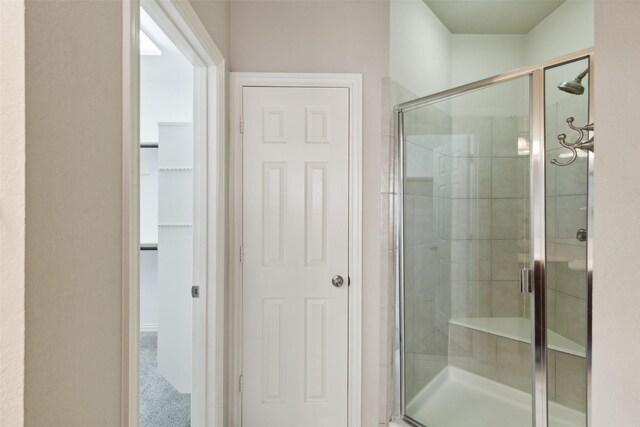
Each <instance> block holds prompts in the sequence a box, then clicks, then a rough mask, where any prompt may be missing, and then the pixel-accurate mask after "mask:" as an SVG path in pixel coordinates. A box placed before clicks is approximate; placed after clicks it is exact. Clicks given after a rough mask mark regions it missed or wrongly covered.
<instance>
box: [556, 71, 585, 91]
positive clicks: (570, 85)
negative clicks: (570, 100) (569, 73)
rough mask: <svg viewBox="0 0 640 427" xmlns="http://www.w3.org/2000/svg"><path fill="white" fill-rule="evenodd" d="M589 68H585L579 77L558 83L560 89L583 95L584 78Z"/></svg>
mask: <svg viewBox="0 0 640 427" xmlns="http://www.w3.org/2000/svg"><path fill="white" fill-rule="evenodd" d="M588 72H589V69H588V68H587V69H586V70H584V71H583V72H582V73H580V75H579V76H578V77H576V78H575V79H573V80H571V81H569V82H562V83H560V84H559V85H558V89H560V90H561V91H563V92H567V93H570V94H572V95H582V94H583V93H584V86H582V79H584V76H586V75H587V73H588Z"/></svg>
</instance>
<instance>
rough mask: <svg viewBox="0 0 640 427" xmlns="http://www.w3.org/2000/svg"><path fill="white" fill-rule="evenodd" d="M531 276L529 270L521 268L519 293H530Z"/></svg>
mask: <svg viewBox="0 0 640 427" xmlns="http://www.w3.org/2000/svg"><path fill="white" fill-rule="evenodd" d="M531 276H532V274H531V270H529V269H528V268H523V269H522V270H520V293H523V294H530V293H531Z"/></svg>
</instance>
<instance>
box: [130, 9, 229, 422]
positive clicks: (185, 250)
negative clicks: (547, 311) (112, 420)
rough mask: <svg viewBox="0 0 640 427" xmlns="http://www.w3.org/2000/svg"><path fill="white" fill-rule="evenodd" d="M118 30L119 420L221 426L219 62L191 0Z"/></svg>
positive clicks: (135, 17)
mask: <svg viewBox="0 0 640 427" xmlns="http://www.w3.org/2000/svg"><path fill="white" fill-rule="evenodd" d="M123 30H124V35H125V36H124V37H125V43H124V46H123V52H124V59H123V65H124V67H123V77H124V82H123V83H124V84H123V101H124V104H123V123H124V132H123V224H124V228H123V241H124V242H125V246H124V251H123V353H122V354H123V361H122V366H123V381H124V384H125V387H124V389H123V413H122V420H123V425H126V426H129V427H138V426H141V427H147V426H153V427H161V426H171V427H174V426H197V427H210V426H211V427H213V426H216V427H217V426H222V404H223V400H222V398H221V396H222V390H223V343H224V322H223V320H224V274H225V271H224V258H225V247H224V241H225V239H224V236H225V215H224V212H225V202H224V186H225V179H224V176H225V175H224V171H225V167H224V164H225V163H224V159H225V145H226V142H225V130H224V110H225V100H224V87H225V63H224V58H223V57H222V54H221V53H220V51H219V50H218V49H217V47H216V45H215V43H214V42H213V40H212V38H211V36H210V35H209V33H208V32H207V30H206V29H205V27H204V26H203V24H202V22H201V21H200V19H199V18H198V16H197V14H196V13H195V11H194V10H193V8H192V7H191V5H190V4H189V3H188V2H183V1H156V0H145V1H143V2H139V1H132V2H130V3H127V7H125V8H124V9H123Z"/></svg>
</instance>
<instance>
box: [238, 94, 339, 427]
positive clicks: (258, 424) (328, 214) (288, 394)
mask: <svg viewBox="0 0 640 427" xmlns="http://www.w3.org/2000/svg"><path fill="white" fill-rule="evenodd" d="M242 101H243V119H244V134H243V171H244V172H243V235H244V239H243V240H244V241H243V245H244V264H243V295H244V297H243V326H244V328H243V329H244V333H243V350H244V351H243V381H244V386H243V396H242V408H243V411H242V412H243V415H242V420H243V423H242V424H243V426H245V427H269V426H274V427H275V426H292V427H293V426H305V427H316V426H317V427H326V426H335V427H339V426H347V402H348V398H347V393H348V376H347V373H348V372H347V370H348V335H349V334H348V328H349V321H348V310H349V304H348V298H349V292H348V274H349V272H348V269H349V90H348V89H347V88H286V87H245V88H244V89H243V100H242ZM337 275H339V276H342V277H343V278H344V284H343V285H342V287H335V286H334V285H333V284H332V278H333V277H334V276H337Z"/></svg>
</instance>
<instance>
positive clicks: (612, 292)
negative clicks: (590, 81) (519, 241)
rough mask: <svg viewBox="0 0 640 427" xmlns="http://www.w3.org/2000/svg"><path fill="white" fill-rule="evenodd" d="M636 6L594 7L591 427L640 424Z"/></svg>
mask: <svg viewBox="0 0 640 427" xmlns="http://www.w3.org/2000/svg"><path fill="white" fill-rule="evenodd" d="M638 17H640V2H638V1H635V0H629V1H605V0H602V1H598V2H597V3H596V37H595V46H596V52H597V58H596V74H595V82H596V88H595V91H596V92H595V97H596V100H595V109H596V131H597V132H596V145H597V149H596V160H597V161H596V171H595V173H596V178H595V179H596V184H595V186H596V187H595V213H594V215H595V232H594V233H595V234H594V236H595V248H594V251H595V253H594V257H595V258H594V295H593V300H594V307H593V323H594V331H593V408H592V411H593V425H594V427H610V426H615V427H631V426H637V425H638V420H640V405H638V401H639V399H640V369H639V368H638V360H640V340H638V336H639V334H640V332H639V327H640V326H639V325H640V310H639V309H638V304H639V302H640V281H639V279H638V267H637V266H638V251H637V249H636V245H637V242H638V241H640V227H638V221H637V218H638V215H637V212H638V210H639V209H640V179H639V176H640V174H639V172H638V171H639V170H640V168H639V166H638V159H640V145H639V144H638V143H637V133H638V132H637V121H638V114H640V109H639V107H638V105H639V104H638V99H640V86H638V70H640V56H639V55H637V52H638V46H639V45H640V31H638Z"/></svg>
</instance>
